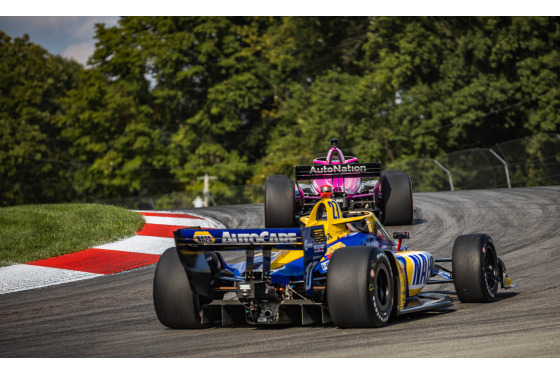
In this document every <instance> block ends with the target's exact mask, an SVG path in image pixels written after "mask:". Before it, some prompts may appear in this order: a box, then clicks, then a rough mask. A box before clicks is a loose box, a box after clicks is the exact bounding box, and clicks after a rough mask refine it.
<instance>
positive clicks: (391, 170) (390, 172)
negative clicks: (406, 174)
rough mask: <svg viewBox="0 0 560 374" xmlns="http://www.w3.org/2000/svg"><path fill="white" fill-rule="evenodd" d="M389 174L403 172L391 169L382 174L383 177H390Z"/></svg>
mask: <svg viewBox="0 0 560 374" xmlns="http://www.w3.org/2000/svg"><path fill="white" fill-rule="evenodd" d="M389 174H402V171H400V170H399V169H389V170H383V171H382V172H381V175H389Z"/></svg>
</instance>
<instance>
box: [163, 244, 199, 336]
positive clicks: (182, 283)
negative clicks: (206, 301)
mask: <svg viewBox="0 0 560 374" xmlns="http://www.w3.org/2000/svg"><path fill="white" fill-rule="evenodd" d="M153 298H154V307H155V309H156V314H157V317H158V319H159V321H160V322H161V323H162V324H163V325H164V326H166V327H170V328H172V329H200V328H204V327H207V325H205V324H202V321H201V320H202V319H201V316H200V311H201V306H200V304H201V303H200V299H199V297H198V295H197V294H196V293H195V292H194V291H193V290H192V288H191V285H190V282H189V277H188V276H187V271H186V270H185V268H184V266H183V264H182V263H181V260H180V259H179V255H178V254H177V249H176V248H175V247H172V248H168V249H166V250H165V252H163V254H162V255H161V257H160V259H159V262H158V264H157V267H156V273H155V276H154V290H153Z"/></svg>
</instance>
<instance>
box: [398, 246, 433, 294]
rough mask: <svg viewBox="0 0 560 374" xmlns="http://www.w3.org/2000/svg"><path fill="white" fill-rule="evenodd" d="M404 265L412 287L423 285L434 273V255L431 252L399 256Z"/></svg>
mask: <svg viewBox="0 0 560 374" xmlns="http://www.w3.org/2000/svg"><path fill="white" fill-rule="evenodd" d="M397 259H398V260H399V262H400V263H401V264H402V265H404V268H405V270H406V273H407V278H408V284H409V286H410V288H412V289H416V288H418V287H423V286H424V285H425V284H426V283H427V282H428V279H429V278H430V275H431V273H432V269H433V267H434V265H433V257H432V256H431V255H430V254H429V253H414V254H407V255H406V256H402V257H401V256H399V257H397Z"/></svg>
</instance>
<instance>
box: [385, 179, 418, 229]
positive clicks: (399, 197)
mask: <svg viewBox="0 0 560 374" xmlns="http://www.w3.org/2000/svg"><path fill="white" fill-rule="evenodd" d="M380 192H381V222H382V223H383V224H384V225H387V226H401V225H411V224H412V220H413V215H414V210H413V206H412V205H413V203H412V183H411V181H410V176H409V175H408V174H404V173H391V174H384V175H382V176H381V191H380Z"/></svg>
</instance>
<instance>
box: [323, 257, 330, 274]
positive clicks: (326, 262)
mask: <svg viewBox="0 0 560 374" xmlns="http://www.w3.org/2000/svg"><path fill="white" fill-rule="evenodd" d="M329 262H330V260H326V261H323V262H321V269H322V270H323V272H325V271H327V270H329Z"/></svg>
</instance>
